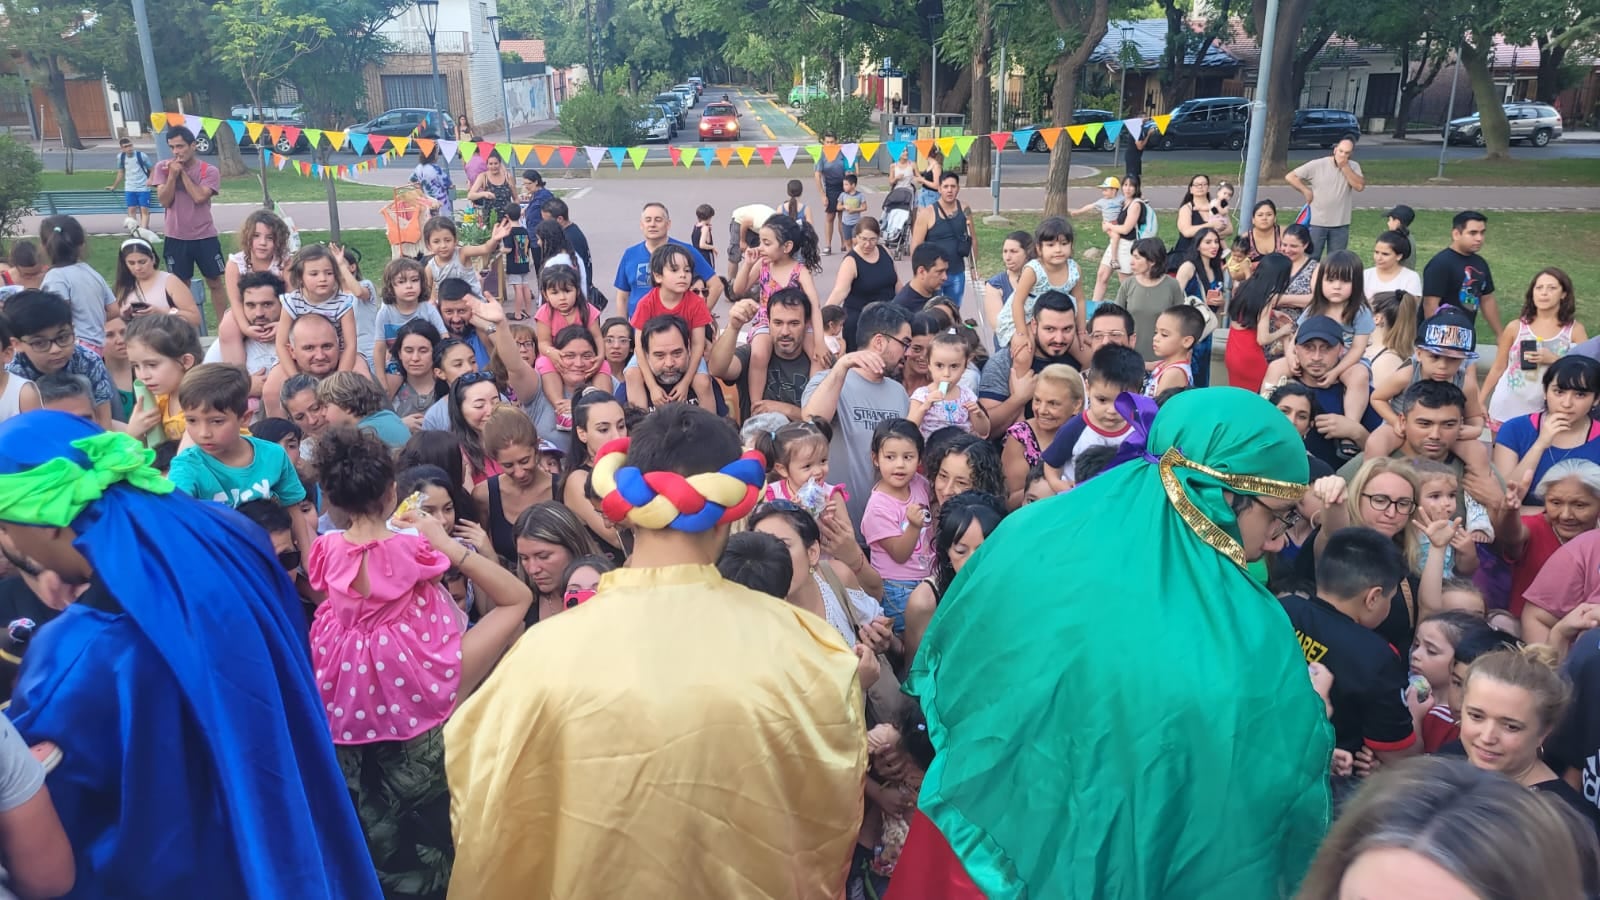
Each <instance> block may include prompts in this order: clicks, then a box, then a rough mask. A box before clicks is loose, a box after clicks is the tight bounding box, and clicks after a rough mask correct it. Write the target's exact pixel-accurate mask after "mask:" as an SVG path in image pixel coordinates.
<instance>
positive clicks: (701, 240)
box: [689, 203, 717, 268]
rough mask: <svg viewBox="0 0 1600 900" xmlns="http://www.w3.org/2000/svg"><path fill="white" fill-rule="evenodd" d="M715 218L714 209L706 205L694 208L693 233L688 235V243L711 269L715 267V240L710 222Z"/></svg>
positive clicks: (715, 212)
mask: <svg viewBox="0 0 1600 900" xmlns="http://www.w3.org/2000/svg"><path fill="white" fill-rule="evenodd" d="M716 217H717V211H716V209H714V208H713V207H712V206H711V205H710V204H708V203H702V204H700V205H699V206H697V207H695V210H694V231H693V232H691V233H690V235H689V243H690V244H691V245H693V247H694V249H695V250H697V251H698V252H699V253H700V255H701V256H702V257H704V258H705V261H706V262H707V263H710V264H711V266H712V267H713V268H715V267H716V265H717V239H716V235H714V234H713V233H712V230H711V220H712V219H715V218H716Z"/></svg>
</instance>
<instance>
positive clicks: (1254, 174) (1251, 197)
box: [1239, 0, 1278, 215]
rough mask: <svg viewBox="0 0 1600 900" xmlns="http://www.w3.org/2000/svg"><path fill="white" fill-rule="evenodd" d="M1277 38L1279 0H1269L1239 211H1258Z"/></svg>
mask: <svg viewBox="0 0 1600 900" xmlns="http://www.w3.org/2000/svg"><path fill="white" fill-rule="evenodd" d="M1277 36H1278V0H1267V14H1266V16H1265V21H1264V22H1263V23H1262V28H1261V69H1260V71H1258V72H1256V95H1255V97H1254V98H1252V99H1251V101H1250V144H1249V147H1248V149H1247V150H1246V152H1245V159H1244V183H1243V184H1241V185H1239V209H1242V210H1246V211H1247V212H1245V213H1244V214H1245V215H1249V212H1248V210H1252V209H1255V205H1256V188H1257V187H1258V186H1259V181H1260V179H1261V145H1262V144H1263V143H1265V142H1266V139H1267V91H1268V89H1269V85H1271V84H1272V53H1273V45H1274V44H1276V43H1277Z"/></svg>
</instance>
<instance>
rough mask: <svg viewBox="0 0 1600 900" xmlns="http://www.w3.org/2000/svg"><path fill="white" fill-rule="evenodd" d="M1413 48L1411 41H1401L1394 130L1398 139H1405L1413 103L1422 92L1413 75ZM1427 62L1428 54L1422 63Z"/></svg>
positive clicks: (1393, 132)
mask: <svg viewBox="0 0 1600 900" xmlns="http://www.w3.org/2000/svg"><path fill="white" fill-rule="evenodd" d="M1426 49H1427V45H1424V52H1426ZM1411 50H1412V45H1411V43H1410V42H1409V41H1402V42H1401V44H1400V60H1399V64H1400V106H1399V108H1398V109H1396V110H1395V113H1394V118H1395V122H1394V130H1393V131H1392V134H1393V135H1394V137H1395V139H1396V140H1405V136H1406V122H1407V121H1408V120H1410V118H1411V103H1412V101H1414V100H1416V99H1417V94H1419V93H1421V88H1419V87H1417V82H1416V79H1413V78H1412V77H1411ZM1427 64H1428V58H1427V56H1423V58H1422V65H1424V66H1425V65H1427ZM1417 74H1418V75H1419V76H1420V75H1421V74H1422V72H1421V68H1420V67H1419V68H1418V71H1417Z"/></svg>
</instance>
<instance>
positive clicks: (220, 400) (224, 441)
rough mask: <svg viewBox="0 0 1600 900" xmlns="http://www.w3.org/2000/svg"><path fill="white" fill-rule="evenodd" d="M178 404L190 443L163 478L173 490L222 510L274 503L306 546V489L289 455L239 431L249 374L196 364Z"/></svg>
mask: <svg viewBox="0 0 1600 900" xmlns="http://www.w3.org/2000/svg"><path fill="white" fill-rule="evenodd" d="M178 404H179V405H180V406H181V407H182V408H183V421H184V430H185V432H186V433H187V436H188V442H189V446H188V447H187V448H186V449H184V450H181V451H179V453H178V455H177V456H176V457H174V458H173V460H172V469H171V471H170V473H169V474H168V476H167V477H168V478H170V479H171V480H172V483H173V484H175V485H177V487H178V490H180V491H183V492H184V493H185V494H188V495H189V496H191V497H198V498H199V499H202V500H214V501H216V502H218V503H222V504H226V505H227V506H238V505H239V504H241V503H244V502H246V501H248V500H258V499H270V500H275V501H277V503H278V505H280V506H282V507H284V508H285V509H288V510H289V511H290V514H291V515H293V516H295V543H297V544H299V545H300V546H301V547H309V546H311V535H312V534H313V531H314V526H313V524H312V523H311V522H310V521H309V520H307V519H306V518H305V517H303V516H301V515H299V507H300V503H301V501H303V500H305V499H306V489H305V486H304V485H303V484H301V482H300V475H299V473H298V472H296V471H295V468H294V463H292V462H290V460H289V454H288V453H286V452H284V449H283V448H282V447H280V446H278V445H277V444H273V443H269V442H267V441H264V440H261V439H260V438H256V437H249V436H246V435H245V434H244V433H243V428H242V426H243V424H244V416H245V413H246V412H247V411H248V409H249V406H250V376H249V375H246V374H245V373H244V370H243V369H239V368H236V367H234V366H230V365H228V364H226V363H205V364H202V365H198V366H195V367H194V368H193V369H190V370H189V373H188V374H187V375H184V376H183V381H181V382H180V383H179V384H178Z"/></svg>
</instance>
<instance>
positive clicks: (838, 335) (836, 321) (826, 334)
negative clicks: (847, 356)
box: [822, 304, 849, 359]
mask: <svg viewBox="0 0 1600 900" xmlns="http://www.w3.org/2000/svg"><path fill="white" fill-rule="evenodd" d="M847 316H849V313H848V312H847V311H846V310H845V308H844V307H843V306H841V305H839V304H833V305H831V306H824V307H823V308H822V342H823V343H824V344H825V345H826V346H827V348H828V352H829V353H830V354H832V355H833V357H834V358H835V359H837V358H839V357H840V356H843V355H844V320H845V318H846V317H847Z"/></svg>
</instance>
